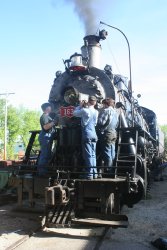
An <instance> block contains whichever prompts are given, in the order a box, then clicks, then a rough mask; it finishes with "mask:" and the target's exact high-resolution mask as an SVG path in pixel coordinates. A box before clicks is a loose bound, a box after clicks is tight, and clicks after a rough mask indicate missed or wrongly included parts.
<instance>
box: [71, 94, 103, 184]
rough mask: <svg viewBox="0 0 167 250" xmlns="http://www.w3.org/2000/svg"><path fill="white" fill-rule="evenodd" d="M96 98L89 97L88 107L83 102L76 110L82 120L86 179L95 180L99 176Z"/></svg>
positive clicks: (77, 115) (75, 112)
mask: <svg viewBox="0 0 167 250" xmlns="http://www.w3.org/2000/svg"><path fill="white" fill-rule="evenodd" d="M96 102H97V100H96V97H95V96H89V100H88V103H87V106H85V102H82V103H81V105H80V106H79V107H76V109H75V110H74V113H73V114H74V116H76V117H80V118H81V126H82V153H83V159H84V161H85V165H86V167H87V174H86V176H85V177H86V178H88V179H93V178H96V177H97V176H96V175H97V170H96V143H97V135H96V129H95V126H96V124H97V119H98V111H97V110H96V109H95V108H94V106H95V105H96Z"/></svg>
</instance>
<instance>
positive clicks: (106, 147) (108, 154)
mask: <svg viewBox="0 0 167 250" xmlns="http://www.w3.org/2000/svg"><path fill="white" fill-rule="evenodd" d="M100 144H101V152H102V159H103V161H104V166H105V167H107V168H108V170H109V171H110V172H113V171H114V170H113V169H112V166H113V161H114V159H115V142H112V143H111V142H106V141H105V140H104V138H103V136H101V141H100Z"/></svg>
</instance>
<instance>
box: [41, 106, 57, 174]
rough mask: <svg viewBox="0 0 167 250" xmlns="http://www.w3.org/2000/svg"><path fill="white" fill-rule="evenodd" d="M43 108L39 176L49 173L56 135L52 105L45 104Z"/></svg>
mask: <svg viewBox="0 0 167 250" xmlns="http://www.w3.org/2000/svg"><path fill="white" fill-rule="evenodd" d="M41 108H42V111H43V114H42V116H41V117H40V124H41V132H40V134H39V143H40V150H41V152H40V156H39V160H38V174H39V175H44V174H45V173H47V164H48V163H49V160H50V159H51V149H52V143H53V137H54V134H55V125H56V121H55V120H53V119H52V118H51V116H50V114H51V112H52V109H51V105H50V103H43V104H42V105H41Z"/></svg>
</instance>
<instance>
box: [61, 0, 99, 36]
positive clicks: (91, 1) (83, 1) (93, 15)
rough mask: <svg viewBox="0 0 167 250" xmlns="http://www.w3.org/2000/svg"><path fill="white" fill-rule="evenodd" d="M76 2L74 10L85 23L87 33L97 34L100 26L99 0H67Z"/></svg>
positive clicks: (67, 0)
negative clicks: (98, 17) (98, 16)
mask: <svg viewBox="0 0 167 250" xmlns="http://www.w3.org/2000/svg"><path fill="white" fill-rule="evenodd" d="M65 1H66V2H68V3H73V4H74V11H75V12H76V13H77V15H78V17H79V19H80V20H81V21H82V23H83V24H84V28H85V33H86V35H90V34H95V33H96V31H97V27H98V19H97V9H96V7H97V5H98V1H97V0H65Z"/></svg>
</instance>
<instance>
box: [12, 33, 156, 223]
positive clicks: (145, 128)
mask: <svg viewBox="0 0 167 250" xmlns="http://www.w3.org/2000/svg"><path fill="white" fill-rule="evenodd" d="M106 37H107V32H106V31H105V30H102V31H100V32H99V35H89V36H86V37H84V45H83V46H82V47H81V53H80V54H78V53H75V54H73V55H72V56H71V57H70V58H69V59H68V60H65V61H64V65H65V72H64V73H62V72H60V71H57V72H56V78H55V80H54V84H53V86H52V88H51V91H50V95H49V102H50V103H51V105H52V108H53V110H54V114H53V115H54V116H56V117H58V120H59V126H58V127H57V133H56V137H55V144H54V147H53V154H52V158H51V159H50V164H49V166H47V167H48V174H47V176H46V177H38V176H37V175H35V174H32V173H33V171H30V169H31V170H34V169H35V167H36V164H37V160H38V157H36V158H33V159H32V157H31V151H32V145H33V142H34V140H35V136H36V135H37V134H38V133H39V131H32V134H31V138H30V142H29V145H28V147H27V150H26V154H25V159H24V164H23V165H22V166H20V169H19V173H17V175H15V178H16V179H17V181H16V182H17V185H16V186H17V187H18V199H19V204H20V205H22V204H23V193H24V192H28V193H29V201H30V204H31V206H34V204H35V197H36V195H37V194H40V195H43V196H45V211H46V224H47V225H50V224H53V223H55V224H59V223H62V224H66V223H67V224H69V223H84V224H96V225H110V226H113V227H119V226H120V227H126V226H127V224H128V218H127V216H126V215H123V214H121V207H122V206H123V205H127V206H128V207H132V206H133V205H134V204H135V203H137V202H139V201H140V200H141V199H142V198H143V196H144V195H146V191H147V186H148V182H149V172H150V169H151V165H152V162H153V160H154V157H155V155H156V156H158V155H159V154H160V152H159V133H158V126H157V120H156V115H155V113H154V112H153V111H151V110H149V109H147V108H145V107H142V106H140V105H139V104H138V100H137V99H135V98H134V97H133V95H132V90H131V84H129V83H128V81H127V78H126V77H124V76H122V75H117V74H115V75H114V74H113V72H112V67H111V66H110V65H106V66H105V68H104V69H103V70H101V69H100V54H101V44H100V41H101V40H105V39H106ZM90 95H93V96H96V98H97V107H96V108H97V109H100V107H101V105H102V104H101V103H102V100H103V99H104V98H107V97H110V98H112V99H114V100H115V103H116V109H117V112H118V114H119V124H118V127H117V141H116V157H115V161H114V166H113V167H114V169H115V173H114V174H113V175H110V174H106V173H104V172H103V165H99V166H97V169H98V170H99V171H102V178H100V179H93V180H87V179H81V178H80V176H81V173H82V172H83V171H85V168H84V161H83V159H82V149H81V125H80V119H79V118H76V117H74V116H73V111H74V109H75V107H76V106H77V105H78V104H79V102H80V101H83V100H85V101H87V100H88V96H90ZM98 148H99V147H98V146H97V162H98V159H99V158H100V154H101V152H100V150H99V149H98ZM32 162H33V163H32ZM25 170H26V171H28V172H25Z"/></svg>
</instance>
